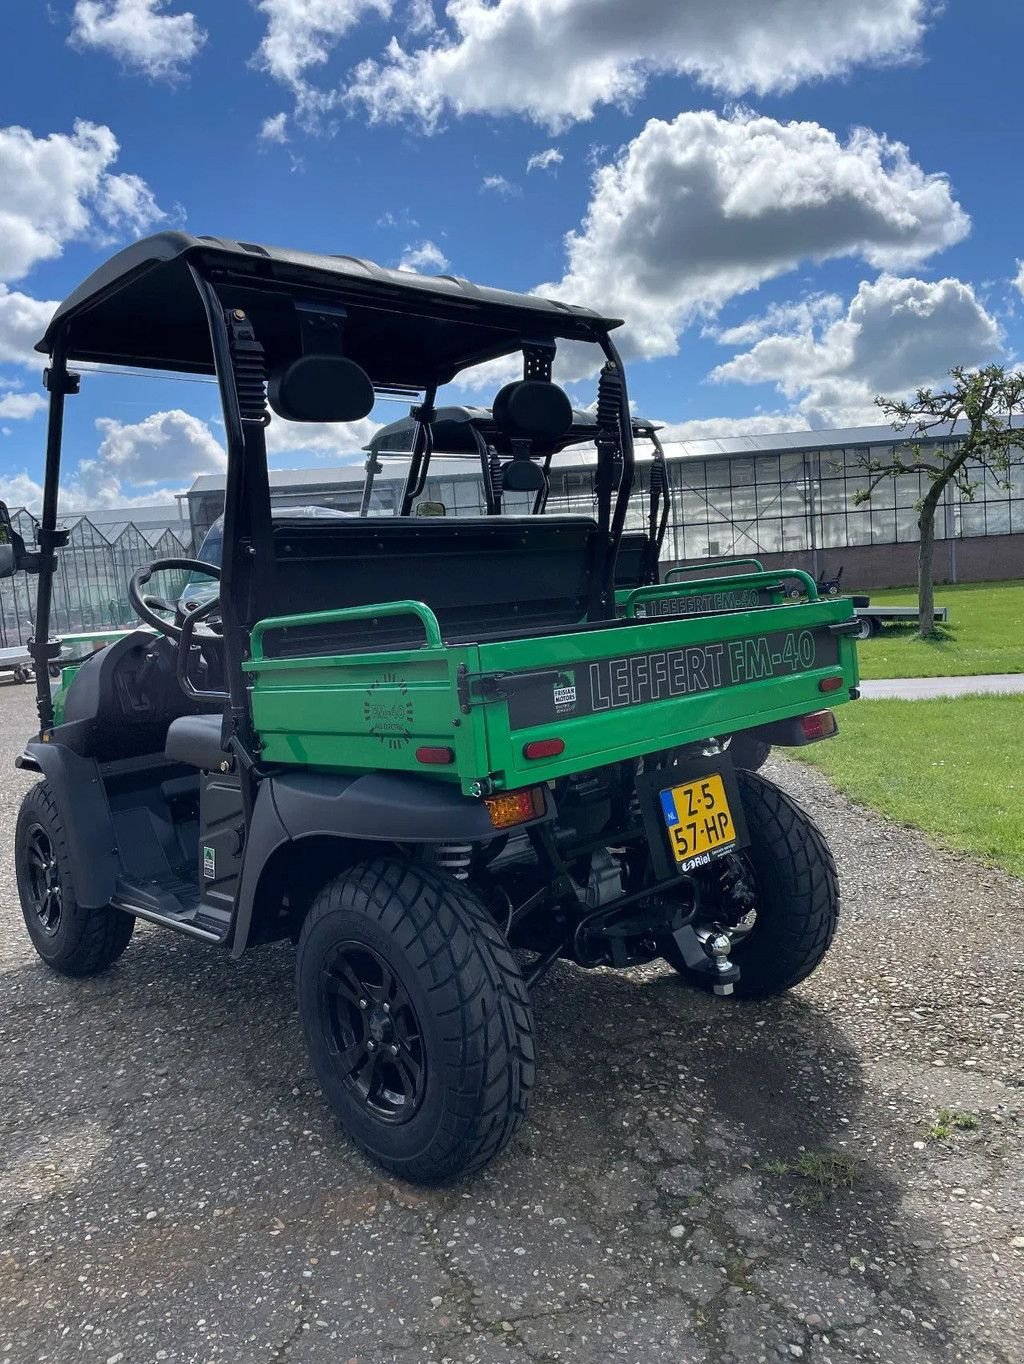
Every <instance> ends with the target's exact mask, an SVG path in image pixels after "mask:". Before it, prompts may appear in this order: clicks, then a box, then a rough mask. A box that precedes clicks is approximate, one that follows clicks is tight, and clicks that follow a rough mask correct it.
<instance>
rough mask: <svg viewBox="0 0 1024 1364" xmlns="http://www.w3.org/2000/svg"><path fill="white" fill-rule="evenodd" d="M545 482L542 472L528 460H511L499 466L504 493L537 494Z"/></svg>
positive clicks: (538, 466) (537, 465)
mask: <svg viewBox="0 0 1024 1364" xmlns="http://www.w3.org/2000/svg"><path fill="white" fill-rule="evenodd" d="M546 481H547V480H546V479H545V477H544V470H543V469H542V468H541V467H540V465H539V464H534V462H533V461H532V460H530V459H513V460H509V462H508V464H503V465H502V466H501V490H502V492H504V493H538V492H540V490H541V489H542V488H543V487H544V485H545V483H546Z"/></svg>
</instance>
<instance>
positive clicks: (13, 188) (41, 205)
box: [0, 119, 164, 280]
mask: <svg viewBox="0 0 1024 1364" xmlns="http://www.w3.org/2000/svg"><path fill="white" fill-rule="evenodd" d="M119 150H120V148H119V146H118V142H117V138H116V137H115V136H114V134H113V133H112V132H111V130H110V129H109V128H107V127H105V126H103V125H102V124H96V123H87V122H85V121H83V120H81V119H79V120H77V121H76V123H75V126H74V132H73V133H72V134H71V135H70V136H68V134H66V133H51V134H50V135H49V136H48V137H35V136H33V134H32V133H31V132H30V131H29V130H28V129H27V128H19V127H17V126H12V127H7V128H0V184H2V185H3V187H4V190H3V199H2V201H0V279H7V280H11V279H20V278H21V276H23V275H25V274H27V272H28V271H29V270H31V268H32V267H33V266H34V265H35V264H37V262H39V261H43V260H52V259H53V258H54V257H56V256H59V255H60V253H61V251H62V250H63V247H64V244H65V242H68V241H72V240H74V239H76V238H81V237H85V236H88V235H89V234H90V233H99V234H100V235H104V234H108V233H110V232H116V233H120V232H124V231H127V232H130V233H139V232H143V231H145V230H146V229H147V228H149V227H151V226H152V225H153V223H155V222H157V221H159V219H160V218H162V217H163V216H164V215H163V213H162V212H161V210H160V209H159V207H158V206H157V204H156V201H155V200H154V198H153V195H152V193H151V192H150V190H149V188H148V186H147V185H146V184H145V182H144V181H142V180H140V179H139V177H138V176H137V175H113V174H111V172H110V167H111V166H112V165H113V164H114V162H115V161H116V160H117V156H118V152H119Z"/></svg>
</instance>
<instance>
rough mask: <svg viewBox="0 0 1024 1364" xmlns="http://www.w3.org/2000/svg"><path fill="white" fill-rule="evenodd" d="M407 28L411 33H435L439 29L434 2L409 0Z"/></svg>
mask: <svg viewBox="0 0 1024 1364" xmlns="http://www.w3.org/2000/svg"><path fill="white" fill-rule="evenodd" d="M405 27H406V29H407V31H408V32H409V33H415V34H420V33H433V32H434V31H435V29H436V28H437V16H436V15H435V14H434V0H409V9H408V12H407V17H406V21H405Z"/></svg>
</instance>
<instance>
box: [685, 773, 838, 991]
mask: <svg viewBox="0 0 1024 1364" xmlns="http://www.w3.org/2000/svg"><path fill="white" fill-rule="evenodd" d="M736 775H737V779H738V781H739V788H740V794H741V798H742V801H743V813H744V815H745V816H746V822H747V831H748V833H749V835H750V842H749V844H748V845H747V847H746V848H744V849H743V850H742V852H740V853H737V854H734V855H732V856H730V857H725V858H722V859H721V860H720V862H718V863H715V864H713V865H712V866H711V867H710V868H708V871H707V873H706V876H707V878H708V885H709V887H710V886H711V884H712V878H714V880H715V884H716V885H718V886H719V887H725V888H728V887H729V886H731V885H735V884H736V883H737V882H740V883H741V884H743V885H744V886H745V887H746V888H748V893H749V895H750V901H749V905H748V903H747V902H745V903H744V904H742V905H741V906H739V907H738V909H739V914H743V912H744V911H745V910H747V909H748V907H752V909H753V915H752V916H751V920H750V923H751V926H750V927H749V930H748V931H744V930H743V929H741V930H740V931H739V932H737V934H736V936H735V937H734V940H733V941H734V945H733V949H732V952H731V959H732V961H733V962H734V963H735V965H736V966H738V967H739V970H740V979H739V981H738V982H737V983H736V986H735V994H736V995H737V996H739V997H741V998H746V999H763V998H765V997H767V996H769V995H778V994H782V993H783V991H785V990H790V989H792V987H793V986H794V985H798V984H799V983H800V981H802V980H804V979H806V977H807V976H809V975H810V974H811V972H812V971H813V970H814V969H815V968H816V967H817V966H818V965H819V963H820V962H821V960H822V958H823V957H824V955H825V953H826V952H827V951H828V949H829V947H830V945H831V943H832V938H833V936H834V935H835V931H836V925H837V923H838V921H839V880H838V876H837V874H836V864H835V862H834V860H833V858H832V853H831V851H830V850H829V846H828V843H827V842H826V841H825V836H824V834H823V833H822V832H821V830H820V829H819V828H818V826H817V824H815V822H814V820H813V819H811V817H810V815H809V814H807V812H806V811H805V810H804V809H803V808H802V807H801V806H799V805H798V804H797V803H796V801H795V800H794V799H793V798H792V796H790V795H788V794H787V793H786V792H785V791H783V790H781V789H780V788H779V787H778V786H776V785H775V784H774V783H773V782H770V781H767V780H766V779H765V778H764V777H760V776H757V775H756V774H755V773H753V772H744V771H742V770H739V771H737V774H736ZM708 898H709V902H710V903H709V905H708V911H707V916H708V917H707V923H706V924H704V925H703V926H707V927H710V926H711V925H712V924H713V923H714V922H720V923H723V924H726V925H729V924H730V923H731V921H732V920H731V919H730V906H729V904H728V901H727V897H726V896H724V895H723V896H722V898H721V899H720V900H719V903H718V904H717V905H716V904H715V902H714V896H713V894H709V897H708ZM734 917H738V916H735V915H734ZM662 953H663V956H664V958H665V960H666V961H667V962H668V963H669V964H670V965H671V966H673V967H674V968H675V969H676V970H677V971H678V972H679V973H680V975H682V976H684V977H685V978H687V979H688V980H689V981H691V982H692V983H693V984H697V985H701V986H704V987H707V986H709V984H710V980H709V978H708V977H707V976H705V975H703V974H701V973H699V972H694V971H691V970H690V968H689V967H688V966H687V965H686V962H685V960H684V959H683V956H682V953H681V952H680V951H679V948H678V947H677V945H676V944H675V942H674V941H673V940H672V939H668V940H666V941H665V942H664V943H662Z"/></svg>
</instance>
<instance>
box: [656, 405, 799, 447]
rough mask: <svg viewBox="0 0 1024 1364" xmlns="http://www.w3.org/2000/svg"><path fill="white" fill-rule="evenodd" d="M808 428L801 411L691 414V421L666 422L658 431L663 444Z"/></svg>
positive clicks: (764, 434)
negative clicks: (734, 414) (741, 414)
mask: <svg viewBox="0 0 1024 1364" xmlns="http://www.w3.org/2000/svg"><path fill="white" fill-rule="evenodd" d="M808 429H809V427H808V422H807V418H806V417H805V416H803V415H802V414H801V413H799V412H757V413H755V414H754V415H753V416H750V417H692V418H690V419H689V420H688V421H682V422H666V423H665V425H664V427H663V428H662V430H661V431H660V432H659V433H658V434H659V436H660V437H661V441H662V444H670V443H671V442H672V441H679V440H711V439H714V438H715V437H718V436H721V437H727V436H774V435H776V434H779V433H783V432H790V431H806V430H808Z"/></svg>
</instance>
